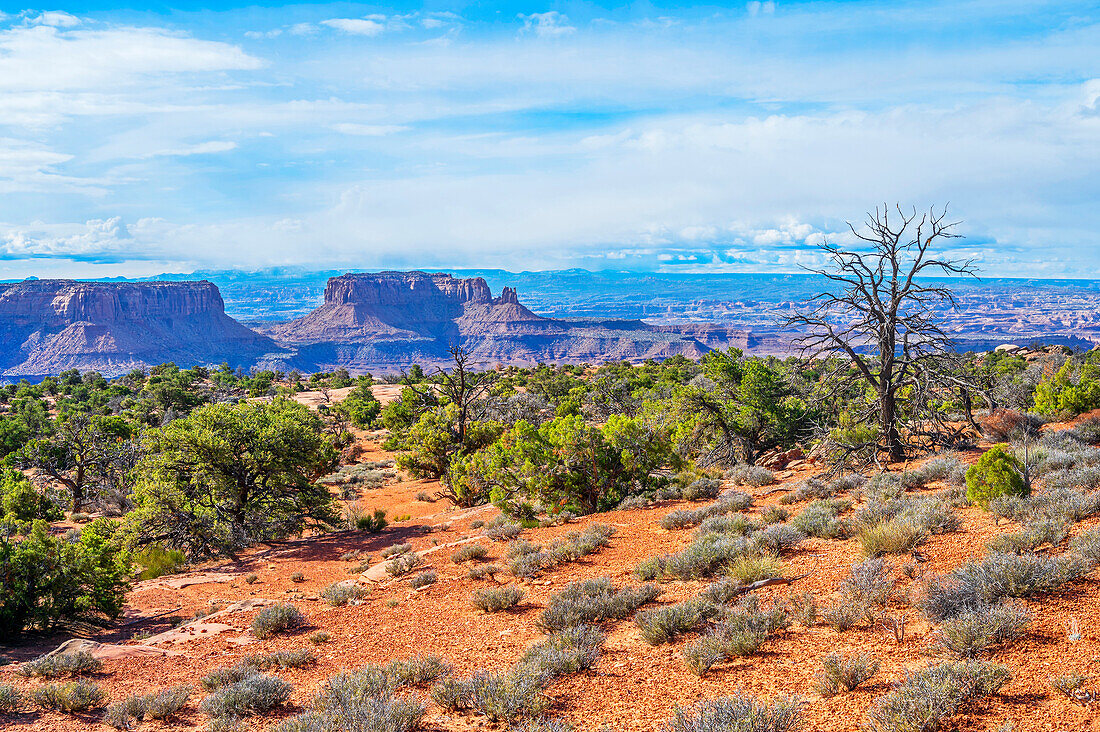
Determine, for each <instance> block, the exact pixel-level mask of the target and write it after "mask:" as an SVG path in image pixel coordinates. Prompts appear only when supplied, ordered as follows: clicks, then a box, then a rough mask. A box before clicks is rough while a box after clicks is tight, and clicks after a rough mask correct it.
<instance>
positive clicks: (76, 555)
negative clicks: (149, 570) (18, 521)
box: [0, 519, 132, 638]
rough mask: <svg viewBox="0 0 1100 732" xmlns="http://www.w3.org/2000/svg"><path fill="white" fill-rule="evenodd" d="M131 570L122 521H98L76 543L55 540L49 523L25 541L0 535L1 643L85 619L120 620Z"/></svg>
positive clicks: (41, 524) (38, 523) (37, 525)
mask: <svg viewBox="0 0 1100 732" xmlns="http://www.w3.org/2000/svg"><path fill="white" fill-rule="evenodd" d="M131 566H132V565H131V563H130V560H129V557H128V556H127V554H126V552H125V551H124V550H123V548H122V542H121V536H120V532H119V531H118V522H117V521H111V520H108V519H96V520H95V521H93V522H91V523H90V524H87V525H86V526H84V527H83V528H82V529H81V530H80V534H79V538H78V539H76V540H75V541H70V540H69V539H68V538H66V537H55V536H52V535H51V534H50V532H49V527H48V526H47V525H46V523H45V522H44V521H35V522H34V523H33V524H32V527H31V529H30V531H29V532H28V533H27V535H26V536H25V537H23V538H17V537H14V536H11V535H9V534H8V533H6V532H0V567H3V571H2V582H3V584H2V585H0V587H2V588H3V592H0V637H5V638H10V637H13V636H15V635H16V634H18V633H21V632H22V631H23V630H26V629H28V628H35V629H38V630H51V629H53V628H55V627H56V626H57V625H58V624H59V623H62V622H64V621H66V620H72V619H75V618H79V617H81V616H86V615H93V614H102V615H106V616H107V617H108V618H116V617H118V615H119V614H120V613H121V612H122V606H123V604H124V603H125V600H126V592H127V590H128V589H129V581H128V580H129V577H130V571H131Z"/></svg>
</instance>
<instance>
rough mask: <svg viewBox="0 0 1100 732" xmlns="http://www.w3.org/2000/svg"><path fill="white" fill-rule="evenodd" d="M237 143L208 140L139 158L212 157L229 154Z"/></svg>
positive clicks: (147, 154)
mask: <svg viewBox="0 0 1100 732" xmlns="http://www.w3.org/2000/svg"><path fill="white" fill-rule="evenodd" d="M236 149H237V143H235V142H231V141H229V140H209V141H207V142H199V143H195V144H194V145H186V146H184V147H177V148H171V149H166V150H158V151H156V152H152V153H146V154H144V155H142V156H141V157H149V158H151V157H188V156H190V155H213V154H215V153H223V152H229V151H230V150H236Z"/></svg>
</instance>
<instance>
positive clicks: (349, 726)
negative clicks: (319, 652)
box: [272, 657, 441, 732]
mask: <svg viewBox="0 0 1100 732" xmlns="http://www.w3.org/2000/svg"><path fill="white" fill-rule="evenodd" d="M429 658H434V657H429ZM436 662H438V659H434V662H432V663H428V662H427V661H425V663H423V664H420V663H417V662H412V666H415V667H416V668H417V669H419V670H416V671H409V669H408V666H407V665H402V666H401V668H400V669H398V668H397V666H398V665H399V663H400V664H405V663H406V662H399V663H395V664H392V665H391V668H389V669H387V668H382V667H379V666H366V667H364V668H361V669H359V670H357V671H353V672H346V673H340V674H336V675H334V676H332V677H330V678H329V679H328V681H326V682H325V684H324V685H323V686H322V687H321V690H320V691H319V692H318V693H317V694H316V696H314V697H313V701H312V702H311V704H310V706H311V709H310V711H308V712H306V713H304V714H299V715H298V716H296V717H292V718H290V719H288V720H286V721H284V722H281V723H280V724H278V725H276V726H275V727H273V728H272V732H337V730H339V731H340V732H343V731H344V730H348V731H349V732H373V731H375V730H378V731H381V730H385V732H412V730H415V729H417V728H418V727H419V726H420V720H421V719H422V718H423V716H424V712H425V708H424V705H423V704H422V703H421V702H420V701H419V700H417V699H415V698H399V697H395V696H394V695H393V692H394V690H395V688H396V686H398V685H399V684H400V683H404V682H399V681H397V680H396V677H398V676H403V675H404V676H407V677H408V678H409V679H412V678H414V677H415V678H419V676H420V675H425V676H427V675H431V673H430V672H429V671H428V668H429V667H431V668H437V667H438V666H439V664H441V662H438V663H436ZM417 683H419V681H417Z"/></svg>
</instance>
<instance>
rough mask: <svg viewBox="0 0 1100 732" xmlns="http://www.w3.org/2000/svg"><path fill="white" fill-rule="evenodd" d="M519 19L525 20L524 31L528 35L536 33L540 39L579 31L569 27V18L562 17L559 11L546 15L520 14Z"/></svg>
mask: <svg viewBox="0 0 1100 732" xmlns="http://www.w3.org/2000/svg"><path fill="white" fill-rule="evenodd" d="M519 17H520V19H522V20H523V30H524V31H525V32H528V33H534V34H535V35H536V36H538V37H539V38H556V37H560V36H567V35H570V34H571V33H574V32H576V30H577V29H576V28H574V27H573V26H571V25H569V18H568V17H566V16H564V15H562V14H561V13H559V12H558V11H557V10H550V11H548V12H545V13H531V14H530V15H524V14H522V13H520V15H519Z"/></svg>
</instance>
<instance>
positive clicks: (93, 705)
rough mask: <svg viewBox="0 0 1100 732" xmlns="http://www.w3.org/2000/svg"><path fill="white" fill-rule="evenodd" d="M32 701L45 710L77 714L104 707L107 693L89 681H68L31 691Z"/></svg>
mask: <svg viewBox="0 0 1100 732" xmlns="http://www.w3.org/2000/svg"><path fill="white" fill-rule="evenodd" d="M31 699H32V700H34V703H35V704H37V705H38V706H40V707H42V708H43V709H52V710H54V711H58V712H65V713H67V714H76V713H79V712H88V711H91V710H92V709H99V708H100V707H102V706H103V703H104V702H105V701H106V700H107V692H105V691H103V689H101V688H99V686H98V685H97V684H93V683H91V682H88V681H67V682H64V683H52V684H46V685H45V686H39V687H36V688H34V689H32V690H31Z"/></svg>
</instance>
